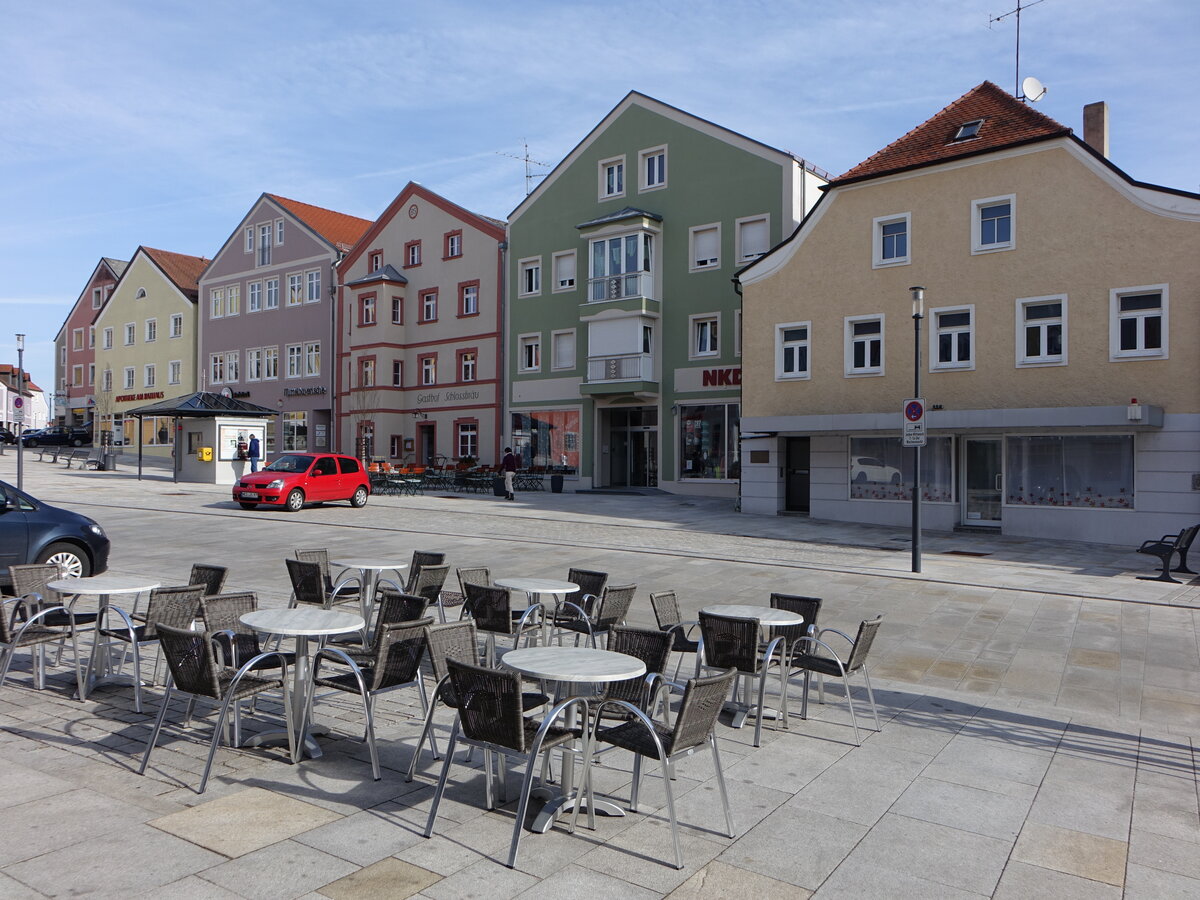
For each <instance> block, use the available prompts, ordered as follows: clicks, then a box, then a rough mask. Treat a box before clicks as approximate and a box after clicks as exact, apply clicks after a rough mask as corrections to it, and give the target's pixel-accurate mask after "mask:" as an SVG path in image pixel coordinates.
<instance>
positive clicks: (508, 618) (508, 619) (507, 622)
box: [463, 583, 544, 665]
mask: <svg viewBox="0 0 1200 900" xmlns="http://www.w3.org/2000/svg"><path fill="white" fill-rule="evenodd" d="M463 587H464V588H465V589H466V594H467V601H466V606H467V611H468V612H469V613H470V614H471V617H472V618H473V619H474V620H475V628H476V629H477V630H478V631H481V632H482V633H483V634H485V635H486V636H487V657H486V658H487V661H488V663H489V665H494V664H495V661H496V638H497V637H506V638H507V637H511V638H512V646H513V649H514V650H515V649H516V647H517V645H518V644H519V643H520V642H521V638H522V637H524V638H526V640H528V639H529V638H530V637H536V636H537V634H538V631H539V630H540V629H541V627H542V614H543V611H544V610H543V607H542V604H540V603H534V604H532V605H531V606H530V607H529V608H528V609H526V610H524V611H514V610H513V608H512V598H511V597H510V596H509V593H508V588H502V587H492V586H489V585H485V584H470V583H468V584H465V585H463Z"/></svg>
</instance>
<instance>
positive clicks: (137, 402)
mask: <svg viewBox="0 0 1200 900" xmlns="http://www.w3.org/2000/svg"><path fill="white" fill-rule="evenodd" d="M207 263H208V260H207V259H204V258H203V257H199V256H187V255H184V254H182V253H170V252H168V251H166V250H154V249H151V248H149V247H138V249H137V252H136V253H135V254H134V255H133V259H131V260H130V261H129V265H128V266H127V267H126V268H125V271H124V273H123V274H122V275H121V279H120V281H118V282H117V285H116V287H115V288H114V289H113V292H112V295H111V296H110V297H109V299H108V302H107V303H106V304H105V305H104V309H103V310H102V311H101V313H100V315H99V316H98V317H97V318H96V322H95V329H96V406H95V416H96V420H97V422H99V423H100V431H101V433H103V432H111V433H112V440H113V442H114V443H116V444H123V445H125V446H126V447H137V445H138V432H137V427H138V426H137V423H138V421H139V420H137V419H133V418H126V417H125V413H126V412H127V411H129V410H131V409H136V408H138V407H140V406H147V405H149V404H150V403H153V402H154V401H156V400H162V399H166V398H171V397H178V396H181V395H184V394H190V393H192V392H193V391H195V390H197V385H196V298H197V296H198V287H197V281H198V279H199V277H200V272H201V271H203V269H204V267H205V265H207ZM141 422H142V425H141V429H142V434H141V438H142V446H143V452H144V453H145V454H146V455H147V456H160V457H170V455H171V445H172V441H173V435H172V434H171V428H172V427H173V420H172V419H170V418H169V417H161V418H155V417H147V418H145V419H143V420H141Z"/></svg>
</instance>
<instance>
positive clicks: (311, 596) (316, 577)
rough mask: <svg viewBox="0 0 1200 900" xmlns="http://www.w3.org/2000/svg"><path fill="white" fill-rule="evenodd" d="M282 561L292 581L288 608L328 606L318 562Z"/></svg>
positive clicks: (328, 596) (326, 593)
mask: <svg viewBox="0 0 1200 900" xmlns="http://www.w3.org/2000/svg"><path fill="white" fill-rule="evenodd" d="M283 562H284V565H286V566H287V570H288V578H289V579H290V580H291V582H292V596H291V599H290V600H288V607H289V608H290V607H294V606H320V607H327V606H329V604H330V599H331V598H330V595H329V594H328V592H326V590H325V578H324V576H323V575H322V574H321V566H320V564H319V563H316V562H306V561H304V560H299V559H285V560H284V561H283ZM355 599H357V597H356V598H355Z"/></svg>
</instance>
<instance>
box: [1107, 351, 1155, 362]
mask: <svg viewBox="0 0 1200 900" xmlns="http://www.w3.org/2000/svg"><path fill="white" fill-rule="evenodd" d="M1147 359H1169V355H1168V354H1167V353H1165V352H1163V351H1161V350H1150V351H1146V350H1128V351H1126V352H1124V353H1113V354H1110V355H1109V357H1108V361H1109V362H1138V361H1141V360H1147Z"/></svg>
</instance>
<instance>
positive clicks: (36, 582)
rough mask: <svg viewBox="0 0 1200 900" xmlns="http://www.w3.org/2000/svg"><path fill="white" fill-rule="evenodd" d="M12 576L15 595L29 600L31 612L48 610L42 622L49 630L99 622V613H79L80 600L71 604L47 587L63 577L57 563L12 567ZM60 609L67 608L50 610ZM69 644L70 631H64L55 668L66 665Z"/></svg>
mask: <svg viewBox="0 0 1200 900" xmlns="http://www.w3.org/2000/svg"><path fill="white" fill-rule="evenodd" d="M8 573H9V575H11V576H12V583H13V593H14V594H15V595H16V596H17V597H22V598H24V599H25V601H26V603H27V610H28V611H33V612H37V611H39V610H44V611H45V613H46V615H44V616H43V617H42V618H41V619H40V620H39V621H40V622H41V624H42V625H43V626H45V627H46V628H62V629H69V628H70V626H71V624H72V623H74V625H75V627H76V628H79V627H80V626H82V625H91V624H93V623H94V622H95V621H96V616H97V615H98V613H94V612H76V611H75V603H76V601H78V599H79V597H75V598H73V599H72V600H71V601H70V602H69V603H67V602H64V601H63V600H62V598H61V597H56V596H55V592H54V591H52V590H50V588H48V587H47V586H46V585H48V584H49V583H50V582H51V581H57V580H58V579H59V578H62V577H63V576H62V570H61V569H59V567H58V566H56V565H55V564H54V563H31V564H29V565H15V566H9V567H8ZM58 606H64V607H66V608H65V609H62V610H58V609H48V608H47V607H58ZM65 645H66V631H64V632H63V639H62V640H60V641H59V642H58V653H57V655H56V656H55V657H54V664H55V665H58V664H59V663H60V662H62V652H63V647H64V646H65ZM39 656H40V654H39Z"/></svg>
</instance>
